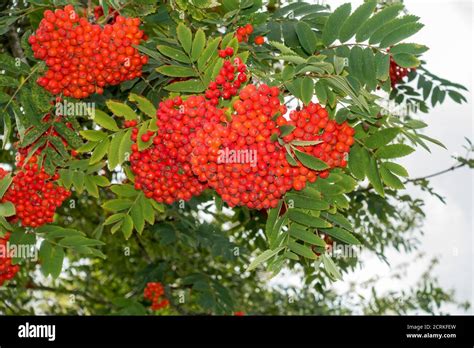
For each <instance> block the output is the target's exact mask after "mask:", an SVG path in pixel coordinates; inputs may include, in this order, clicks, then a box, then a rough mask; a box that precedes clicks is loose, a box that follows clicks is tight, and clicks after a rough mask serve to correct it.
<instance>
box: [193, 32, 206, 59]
mask: <svg viewBox="0 0 474 348" xmlns="http://www.w3.org/2000/svg"><path fill="white" fill-rule="evenodd" d="M204 46H206V34H205V33H204V31H203V30H202V29H199V30H198V31H197V32H196V35H195V36H194V41H193V47H192V50H191V59H192V61H193V62H195V61H196V60H198V58H199V57H200V56H201V54H202V53H203V50H204Z"/></svg>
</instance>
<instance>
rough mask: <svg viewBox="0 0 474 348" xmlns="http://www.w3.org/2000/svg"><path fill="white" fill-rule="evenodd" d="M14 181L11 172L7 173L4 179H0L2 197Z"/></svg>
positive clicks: (0, 196) (0, 195)
mask: <svg viewBox="0 0 474 348" xmlns="http://www.w3.org/2000/svg"><path fill="white" fill-rule="evenodd" d="M12 181H13V177H12V175H11V174H7V175H5V176H4V177H3V179H0V199H1V198H2V197H3V195H4V194H5V192H7V190H8V188H9V187H10V185H11V183H12Z"/></svg>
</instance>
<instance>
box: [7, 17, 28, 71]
mask: <svg viewBox="0 0 474 348" xmlns="http://www.w3.org/2000/svg"><path fill="white" fill-rule="evenodd" d="M8 41H9V42H10V48H11V50H12V54H13V56H14V57H15V58H19V59H20V60H21V61H22V62H24V63H26V59H25V53H24V52H23V48H22V47H21V44H20V42H21V40H20V36H19V35H18V32H17V27H16V25H13V26H12V27H11V28H10V30H9V31H8Z"/></svg>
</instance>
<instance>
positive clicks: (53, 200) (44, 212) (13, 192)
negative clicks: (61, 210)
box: [0, 156, 71, 228]
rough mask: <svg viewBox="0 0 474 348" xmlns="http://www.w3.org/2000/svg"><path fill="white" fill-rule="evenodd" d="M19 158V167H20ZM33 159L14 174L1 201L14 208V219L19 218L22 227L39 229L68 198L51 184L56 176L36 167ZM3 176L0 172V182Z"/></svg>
mask: <svg viewBox="0 0 474 348" xmlns="http://www.w3.org/2000/svg"><path fill="white" fill-rule="evenodd" d="M23 160H24V158H23V156H21V160H20V162H19V163H20V165H23V163H22V162H23ZM36 162H37V158H36V156H32V157H31V158H30V160H29V162H28V164H26V165H23V166H22V168H21V169H20V170H19V171H18V172H17V173H16V174H15V175H14V177H13V181H12V184H11V185H10V187H9V188H8V190H7V192H5V195H4V196H3V198H2V200H1V202H11V203H13V205H14V206H15V210H16V215H15V218H14V219H15V220H16V219H19V220H20V221H21V223H22V225H23V226H25V227H33V228H35V227H39V226H42V225H44V224H47V223H51V222H53V217H54V213H55V211H56V209H57V208H58V207H60V206H61V205H62V203H63V201H64V200H65V199H66V198H68V197H69V196H70V195H71V192H70V191H69V190H67V189H65V188H64V187H61V186H58V185H56V184H55V183H54V182H55V181H57V180H58V179H59V175H58V174H54V175H53V176H50V175H49V174H47V173H45V171H44V169H43V168H39V166H38V164H37V163H36ZM6 174H7V172H6V171H4V170H2V169H0V179H1V178H3V177H4V176H5V175H6Z"/></svg>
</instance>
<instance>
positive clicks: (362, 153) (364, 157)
mask: <svg viewBox="0 0 474 348" xmlns="http://www.w3.org/2000/svg"><path fill="white" fill-rule="evenodd" d="M368 165H369V153H368V152H367V150H366V149H364V148H362V147H361V146H360V145H359V144H354V145H353V146H352V148H351V151H350V153H349V168H350V170H351V172H352V174H353V175H354V176H355V177H356V178H357V179H359V180H364V178H365V175H366V173H367V167H368Z"/></svg>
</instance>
